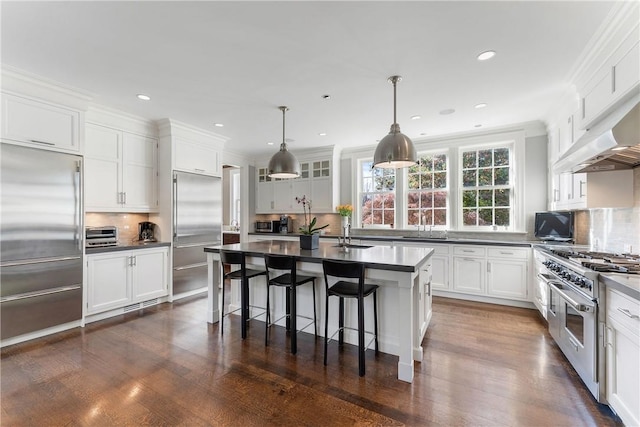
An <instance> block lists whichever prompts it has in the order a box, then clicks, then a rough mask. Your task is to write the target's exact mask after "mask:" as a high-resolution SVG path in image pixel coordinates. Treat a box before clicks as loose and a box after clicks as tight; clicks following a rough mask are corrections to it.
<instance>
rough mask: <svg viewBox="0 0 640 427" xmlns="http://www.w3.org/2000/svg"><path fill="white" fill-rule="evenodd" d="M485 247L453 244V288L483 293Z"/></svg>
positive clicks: (460, 290) (485, 261)
mask: <svg viewBox="0 0 640 427" xmlns="http://www.w3.org/2000/svg"><path fill="white" fill-rule="evenodd" d="M485 255H486V249H485V248H484V247H482V246H470V245H464V246H456V245H454V246H453V290H454V291H459V292H465V293H470V294H484V293H485V271H486V263H487V260H486V258H485Z"/></svg>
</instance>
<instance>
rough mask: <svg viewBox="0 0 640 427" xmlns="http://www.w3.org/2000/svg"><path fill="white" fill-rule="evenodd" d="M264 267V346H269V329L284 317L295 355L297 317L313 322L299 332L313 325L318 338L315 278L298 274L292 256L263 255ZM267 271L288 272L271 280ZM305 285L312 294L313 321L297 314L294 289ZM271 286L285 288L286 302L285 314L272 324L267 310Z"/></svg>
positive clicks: (296, 349) (296, 346) (292, 351)
mask: <svg viewBox="0 0 640 427" xmlns="http://www.w3.org/2000/svg"><path fill="white" fill-rule="evenodd" d="M264 265H265V267H266V270H267V324H266V327H265V334H264V345H265V346H268V345H269V327H270V326H271V325H272V324H275V323H277V322H278V321H279V320H281V319H283V318H285V317H286V328H287V330H290V331H291V353H292V354H296V353H297V352H298V338H297V334H298V329H297V318H298V317H301V318H304V319H308V320H313V321H312V322H310V323H308V324H307V325H305V326H304V327H302V328H300V329H299V330H300V331H302V330H304V329H306V328H308V327H309V326H311V325H313V334H314V335H315V336H316V337H317V336H318V332H317V323H316V278H315V277H314V276H305V275H302V274H298V273H297V271H296V260H295V258H294V257H292V256H287V255H273V254H264ZM269 269H271V270H285V271H289V272H288V273H283V274H281V275H279V276H276V277H274V278H271V277H270V271H269ZM305 283H311V289H312V292H313V319H311V317H308V316H304V315H300V314H298V312H297V301H296V288H297V287H298V286H300V285H304V284H305ZM271 286H281V287H285V288H286V301H287V302H286V306H287V307H286V314H285V315H284V316H282V317H280V318H279V319H277V320H275V321H274V322H273V323H271V310H270V308H269V307H270V303H269V289H270V288H271Z"/></svg>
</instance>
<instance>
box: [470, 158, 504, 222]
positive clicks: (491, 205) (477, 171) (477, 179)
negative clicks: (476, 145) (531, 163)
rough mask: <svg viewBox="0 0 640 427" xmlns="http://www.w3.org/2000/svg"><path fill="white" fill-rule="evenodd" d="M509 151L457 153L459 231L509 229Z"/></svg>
mask: <svg viewBox="0 0 640 427" xmlns="http://www.w3.org/2000/svg"><path fill="white" fill-rule="evenodd" d="M510 159H511V149H510V147H505V146H501V147H492V148H482V149H475V150H474V149H471V150H469V149H463V150H462V151H461V165H462V170H461V175H462V180H461V182H462V222H463V224H462V225H463V227H484V226H501V227H502V226H504V227H510V226H511V225H512V219H511V218H512V205H513V203H512V196H513V182H512V181H513V180H512V178H511V160H510Z"/></svg>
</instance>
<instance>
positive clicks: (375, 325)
mask: <svg viewBox="0 0 640 427" xmlns="http://www.w3.org/2000/svg"><path fill="white" fill-rule="evenodd" d="M377 293H378V292H377V291H373V333H374V334H375V335H374V337H375V344H376V353H378V300H377V298H376V294H377Z"/></svg>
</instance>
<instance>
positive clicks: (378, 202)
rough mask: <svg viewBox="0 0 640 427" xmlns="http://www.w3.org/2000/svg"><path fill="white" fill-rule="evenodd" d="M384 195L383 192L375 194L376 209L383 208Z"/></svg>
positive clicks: (374, 205) (374, 206)
mask: <svg viewBox="0 0 640 427" xmlns="http://www.w3.org/2000/svg"><path fill="white" fill-rule="evenodd" d="M383 197H384V196H383V195H381V194H374V195H373V203H372V206H373V208H374V209H382V199H383Z"/></svg>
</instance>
